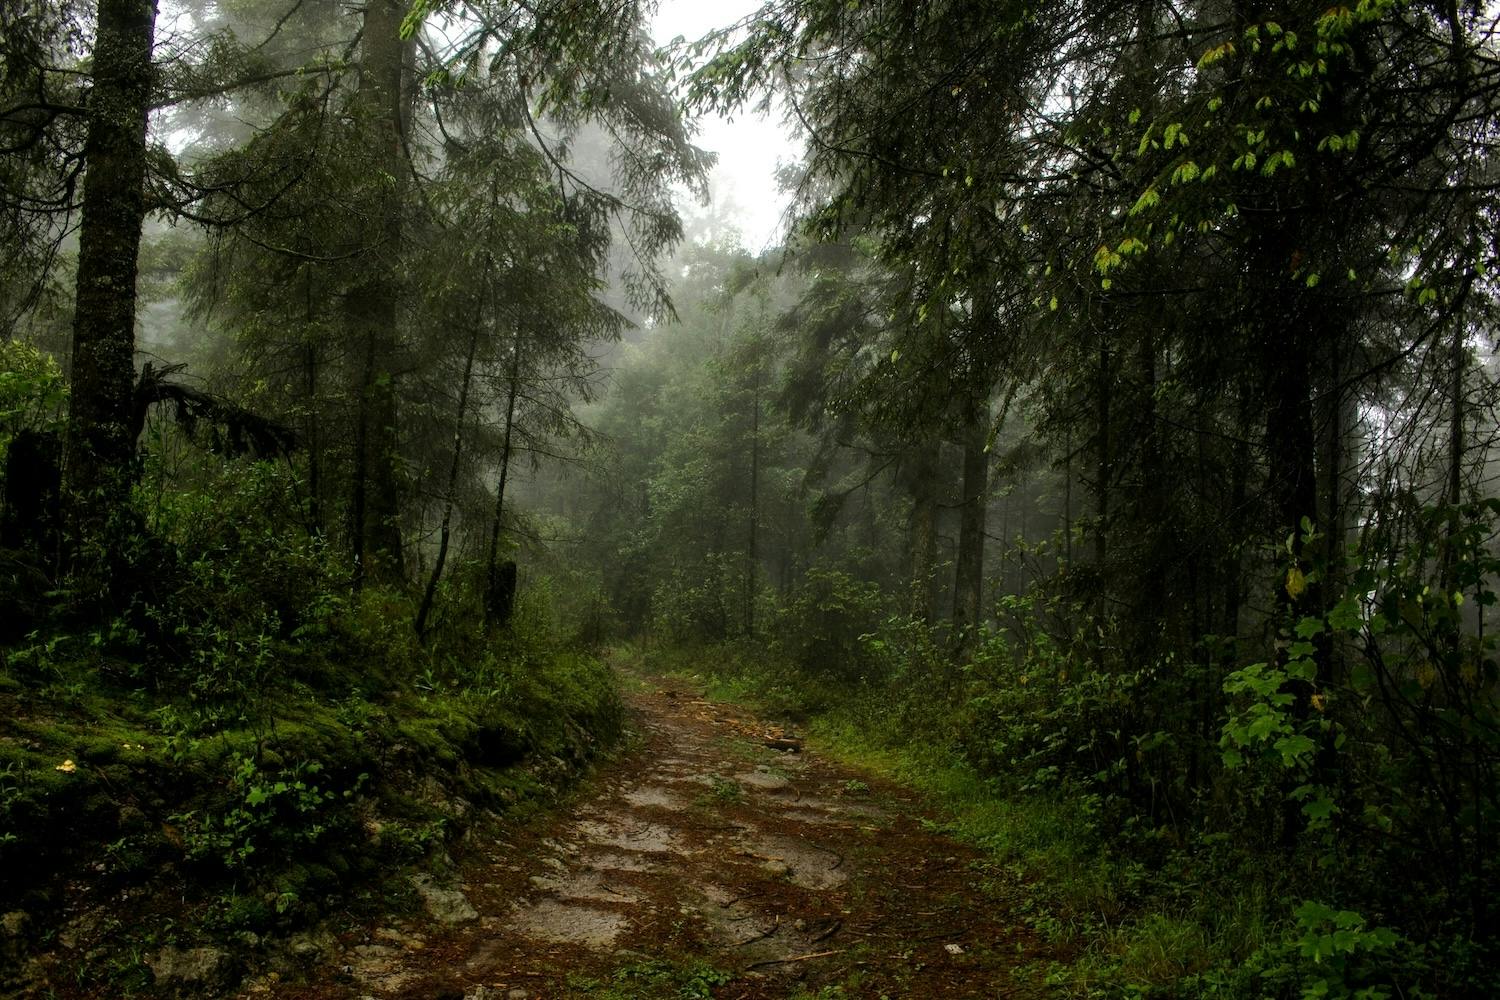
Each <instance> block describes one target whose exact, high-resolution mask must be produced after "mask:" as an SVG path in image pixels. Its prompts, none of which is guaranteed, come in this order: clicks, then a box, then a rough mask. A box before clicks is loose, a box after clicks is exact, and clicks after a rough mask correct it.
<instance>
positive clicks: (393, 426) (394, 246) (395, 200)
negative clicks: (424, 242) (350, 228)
mask: <svg viewBox="0 0 1500 1000" xmlns="http://www.w3.org/2000/svg"><path fill="white" fill-rule="evenodd" d="M404 14H405V7H404V5H403V4H402V3H400V2H398V0H370V3H369V5H368V6H367V7H366V8H365V15H364V34H363V44H364V53H363V57H362V59H361V62H360V72H359V108H360V113H361V114H362V115H363V116H364V119H365V120H364V125H365V127H366V128H368V129H369V132H370V135H371V137H372V142H374V143H375V150H374V156H373V158H372V166H373V167H374V169H375V170H377V171H379V173H380V174H381V175H383V176H381V177H380V178H379V179H378V181H377V187H376V190H377V192H378V193H377V197H376V198H375V203H374V205H373V206H372V208H373V212H374V214H375V217H376V218H377V220H378V228H377V229H376V231H375V232H374V233H372V234H371V243H372V244H373V246H372V248H371V251H370V254H371V257H372V262H371V266H370V280H369V281H367V282H365V283H364V284H363V285H361V286H360V287H358V288H356V289H354V290H353V292H351V294H350V296H349V318H350V322H351V326H352V328H353V330H355V331H357V333H358V335H359V336H360V337H361V338H362V339H363V341H364V352H365V358H364V366H363V369H362V371H361V377H360V385H359V403H358V418H359V427H358V428H357V429H356V439H357V443H358V451H359V454H358V456H357V458H356V469H355V471H356V475H355V481H354V484H353V490H354V503H353V505H352V507H353V509H354V511H355V517H354V522H355V523H354V529H355V530H356V531H357V534H356V536H355V538H354V539H352V541H353V544H354V547H355V558H356V564H357V566H358V575H359V577H360V579H364V578H366V577H370V578H373V579H374V580H375V581H376V582H382V583H400V582H401V581H402V580H403V579H404V578H405V566H404V562H403V555H402V541H401V478H402V474H401V464H402V463H401V455H400V448H399V445H400V440H399V436H398V434H397V425H398V419H399V416H398V412H397V411H398V408H397V402H396V378H395V372H394V368H395V360H396V355H397V353H398V350H399V346H400V338H399V331H398V307H399V303H400V289H399V287H398V281H397V271H398V265H399V258H400V247H401V237H402V225H401V216H402V207H403V201H404V194H405V190H406V182H405V178H406V176H407V165H406V153H405V141H406V128H405V117H406V116H405V115H404V114H403V113H402V105H403V98H402V92H403V88H402V82H403V76H404V73H405V64H406V43H405V42H403V41H402V39H401V35H400V29H401V21H402V18H403V16H404Z"/></svg>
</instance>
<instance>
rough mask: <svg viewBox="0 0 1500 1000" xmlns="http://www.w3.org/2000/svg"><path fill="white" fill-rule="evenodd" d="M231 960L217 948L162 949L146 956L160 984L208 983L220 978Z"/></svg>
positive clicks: (147, 962)
mask: <svg viewBox="0 0 1500 1000" xmlns="http://www.w3.org/2000/svg"><path fill="white" fill-rule="evenodd" d="M228 958H229V956H228V955H226V954H225V953H224V952H222V951H220V950H219V949H217V948H170V947H169V948H162V949H160V950H158V951H155V952H153V953H151V954H150V955H147V956H146V964H147V965H148V966H150V967H151V973H152V975H154V976H155V977H156V981H157V982H158V983H172V982H181V983H206V982H210V981H211V980H213V979H215V978H217V977H218V975H219V972H220V970H221V969H222V968H223V966H224V963H225V961H227V960H228Z"/></svg>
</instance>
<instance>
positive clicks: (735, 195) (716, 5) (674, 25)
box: [654, 0, 795, 251]
mask: <svg viewBox="0 0 1500 1000" xmlns="http://www.w3.org/2000/svg"><path fill="white" fill-rule="evenodd" d="M759 6H760V3H759V2H758V0H712V2H704V0H663V2H662V4H661V8H660V10H659V11H658V12H657V15H656V19H655V25H654V26H655V33H656V38H657V41H659V42H661V43H662V44H666V43H667V42H669V41H671V40H672V39H673V38H675V37H677V36H678V35H681V36H682V37H683V38H686V39H687V40H689V41H693V40H696V39H698V38H701V37H702V36H703V35H705V34H707V33H708V32H710V31H713V30H714V29H716V28H720V27H723V26H724V25H727V24H732V23H734V22H735V21H738V20H739V19H740V18H742V17H745V16H746V15H747V14H750V13H752V12H753V11H755V10H756V9H757V8H758V7H759ZM700 126H701V129H702V131H701V132H700V133H699V135H698V137H697V140H696V141H697V144H698V145H699V146H701V147H703V148H704V149H708V150H712V151H713V152H716V153H718V154H719V162H718V165H717V166H716V167H714V170H713V174H712V177H711V179H710V183H711V185H712V192H713V202H712V204H711V205H709V206H700V205H698V204H697V203H696V202H694V201H693V200H692V199H691V198H687V197H684V199H683V203H682V212H683V215H684V216H685V217H687V218H689V219H691V218H692V217H694V216H700V215H704V214H713V213H715V212H716V211H717V212H722V213H723V214H724V215H725V216H727V217H728V218H729V219H730V220H732V222H733V224H734V225H736V226H738V227H739V229H740V232H741V234H742V237H743V239H744V244H745V247H746V249H749V250H752V251H758V250H761V249H764V248H765V247H767V246H770V245H773V244H775V243H778V242H780V239H781V235H782V228H783V220H782V213H783V212H784V211H785V209H786V203H787V197H786V195H785V194H783V193H782V192H781V191H779V190H778V189H777V186H776V167H777V165H778V161H785V160H788V159H791V158H793V157H794V156H795V150H794V147H793V144H792V141H791V138H790V137H789V136H788V134H787V130H786V129H785V128H784V127H783V126H782V124H781V121H780V118H779V116H776V115H766V116H762V115H757V114H754V113H753V112H749V111H747V112H744V113H741V114H739V115H737V116H736V117H734V118H733V119H726V118H723V117H721V116H719V115H706V116H704V117H703V118H702V119H701V121H700Z"/></svg>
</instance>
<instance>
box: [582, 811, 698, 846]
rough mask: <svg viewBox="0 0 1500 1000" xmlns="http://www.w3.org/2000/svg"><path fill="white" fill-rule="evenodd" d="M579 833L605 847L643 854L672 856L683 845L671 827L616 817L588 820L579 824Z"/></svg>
mask: <svg viewBox="0 0 1500 1000" xmlns="http://www.w3.org/2000/svg"><path fill="white" fill-rule="evenodd" d="M578 832H579V833H580V834H582V835H583V836H584V837H586V838H588V839H589V840H590V841H592V842H593V843H595V844H598V845H600V846H601V847H614V848H618V849H619V850H622V851H640V852H641V853H642V854H671V853H674V852H676V851H678V850H679V849H680V846H681V842H680V841H679V839H678V837H677V834H675V833H673V832H672V830H671V828H670V827H665V826H662V825H661V824H660V823H647V822H641V821H636V820H631V819H629V818H627V817H617V818H616V817H612V818H610V819H607V820H602V821H601V820H592V819H591V820H585V821H584V822H582V823H580V824H578Z"/></svg>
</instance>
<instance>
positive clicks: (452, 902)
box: [411, 875, 479, 924]
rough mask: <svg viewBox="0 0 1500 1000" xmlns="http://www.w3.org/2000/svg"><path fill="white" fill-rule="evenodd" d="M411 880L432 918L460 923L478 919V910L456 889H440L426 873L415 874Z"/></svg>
mask: <svg viewBox="0 0 1500 1000" xmlns="http://www.w3.org/2000/svg"><path fill="white" fill-rule="evenodd" d="M411 882H412V885H413V886H415V887H416V890H417V895H419V896H421V897H422V905H423V906H425V907H427V912H428V913H429V914H430V915H431V916H432V919H434V920H437V921H439V922H440V923H445V924H462V923H467V922H468V921H470V920H478V919H479V911H478V910H476V909H474V907H473V905H472V904H471V903H470V902H469V900H468V897H467V896H465V895H464V894H463V893H461V892H459V891H458V890H457V889H440V888H438V887H437V886H435V885H433V884H432V878H431V876H428V875H415V876H413V877H412V880H411Z"/></svg>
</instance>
